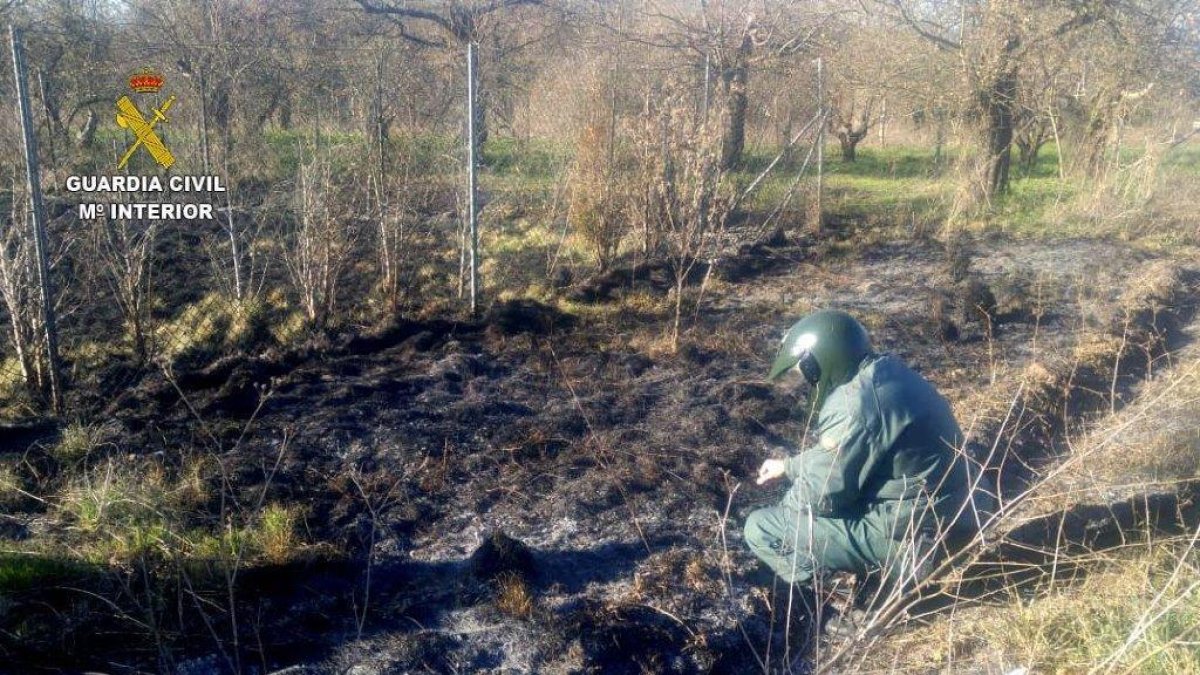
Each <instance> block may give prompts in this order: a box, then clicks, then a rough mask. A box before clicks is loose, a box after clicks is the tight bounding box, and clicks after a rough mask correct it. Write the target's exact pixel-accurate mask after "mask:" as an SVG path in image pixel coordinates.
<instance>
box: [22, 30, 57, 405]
mask: <svg viewBox="0 0 1200 675" xmlns="http://www.w3.org/2000/svg"><path fill="white" fill-rule="evenodd" d="M9 38H10V41H11V43H12V55H13V75H14V77H15V78H16V81H17V101H18V102H19V106H18V107H19V109H20V115H21V132H22V134H21V135H22V138H23V139H24V141H25V177H26V179H27V181H28V183H29V202H30V206H31V207H32V210H33V245H34V253H35V254H36V255H37V270H38V284H39V285H40V286H41V295H42V326H43V327H44V328H45V330H46V366H47V371H48V372H47V376H48V378H47V379H48V380H49V384H50V408H51V409H52V410H53V411H54V413H55V414H58V413H61V412H62V388H61V382H60V381H59V365H58V325H57V322H56V321H55V316H54V291H53V288H52V286H51V284H52V283H53V281H52V280H51V279H50V263H49V260H48V258H47V253H46V249H47V248H48V244H47V241H46V224H45V221H44V218H45V213H46V210H45V206H44V205H43V203H42V179H41V173H40V171H41V170H40V168H39V167H38V150H37V131H36V130H35V129H34V126H33V113H32V112H31V111H30V106H29V75H28V73H27V72H26V71H25V45H24V44H23V43H22V41H21V31H20V29H18V28H17V27H16V26H9Z"/></svg>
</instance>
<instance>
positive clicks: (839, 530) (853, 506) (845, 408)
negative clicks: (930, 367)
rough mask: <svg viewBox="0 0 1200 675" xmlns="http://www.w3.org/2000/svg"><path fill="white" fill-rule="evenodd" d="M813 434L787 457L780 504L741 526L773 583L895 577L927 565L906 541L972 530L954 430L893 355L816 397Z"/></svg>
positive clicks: (925, 387)
mask: <svg viewBox="0 0 1200 675" xmlns="http://www.w3.org/2000/svg"><path fill="white" fill-rule="evenodd" d="M817 432H818V442H817V444H816V445H814V446H813V447H811V448H809V449H807V450H805V451H803V452H801V453H800V454H798V455H796V456H794V457H791V458H790V459H788V460H787V476H788V478H790V479H791V480H792V486H791V489H790V490H789V491H788V493H787V495H786V496H785V497H784V499H783V502H782V503H781V504H780V505H779V506H775V507H772V508H765V509H760V510H757V511H754V512H753V513H751V514H750V516H749V517H748V518H747V519H746V525H745V537H746V542H747V543H748V544H749V546H750V549H751V550H752V551H753V552H754V554H755V555H756V556H758V557H759V558H760V559H761V560H762V561H763V562H765V563H766V564H767V565H769V566H770V567H771V569H773V570H774V571H775V573H776V574H778V575H779V576H780V577H782V578H784V579H785V580H787V581H790V582H793V583H802V582H805V581H807V580H809V579H810V578H811V577H812V576H813V575H814V574H816V573H818V572H819V571H848V572H854V573H857V574H863V573H866V572H868V571H870V570H872V569H877V568H882V569H884V570H887V572H888V574H889V576H893V578H898V577H896V576H895V575H900V574H903V573H904V572H905V570H912V569H913V568H914V565H915V564H916V563H917V561H918V559H922V560H925V559H926V558H924V557H923V556H925V551H926V550H927V548H926V547H923V546H922V545H921V544H920V543H918V544H916V545H914V542H930V541H933V540H935V539H936V538H937V535H938V533H939V532H951V533H952V536H961V535H962V534H969V533H972V532H974V528H975V527H977V525H978V516H977V514H976V512H975V511H974V509H973V508H972V505H967V506H966V507H963V504H964V501H965V500H966V498H967V496H968V495H969V494H970V492H971V486H970V482H969V479H968V468H967V464H968V463H967V462H966V461H963V460H962V459H961V456H960V449H961V448H962V445H963V442H962V441H963V439H962V431H961V430H960V429H959V426H958V423H957V422H956V421H955V420H954V415H953V413H952V412H951V410H950V406H949V404H948V403H947V402H946V400H945V399H944V398H942V397H941V396H940V395H939V394H938V393H937V391H936V390H935V389H934V387H933V385H931V384H930V383H929V382H927V381H926V380H925V379H924V378H922V377H921V376H920V375H918V374H917V373H916V372H914V371H913V370H911V369H910V368H909V367H908V366H906V365H905V364H904V363H903V362H901V361H900V360H899V359H897V358H896V357H893V356H886V355H884V356H878V355H868V356H866V357H865V358H864V359H863V360H862V361H861V362H860V363H859V364H857V372H853V371H852V372H851V373H850V374H849V377H848V381H847V382H845V384H842V385H840V386H837V387H836V388H832V390H831V391H829V393H828V395H827V396H825V397H824V400H823V402H822V403H821V408H820V412H819V413H818V415H817ZM952 521H953V522H952ZM909 573H911V572H909Z"/></svg>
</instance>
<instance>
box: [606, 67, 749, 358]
mask: <svg viewBox="0 0 1200 675" xmlns="http://www.w3.org/2000/svg"><path fill="white" fill-rule="evenodd" d="M723 128H724V125H723V119H722V115H720V114H712V115H710V116H709V118H708V119H707V120H705V119H701V118H699V117H698V116H697V115H696V114H695V112H694V110H693V109H692V107H691V106H690V105H689V103H688V98H687V97H686V96H685V95H683V94H680V93H677V92H673V91H671V90H670V88H668V92H667V93H666V94H664V95H661V96H659V97H658V98H657V99H656V100H654V101H649V100H648V101H647V105H646V111H645V113H644V114H643V115H641V116H640V117H639V118H638V119H637V120H636V121H635V122H634V125H633V129H632V132H631V139H632V142H633V146H634V148H635V151H636V153H637V157H638V163H639V175H638V176H637V178H636V180H637V181H638V182H639V183H640V184H641V185H643V186H644V187H643V189H642V190H640V191H638V192H637V193H635V194H634V195H633V200H634V202H633V208H631V209H630V213H631V214H633V216H634V218H635V222H637V221H640V222H639V223H638V224H639V225H640V228H641V229H643V230H644V231H646V232H651V231H653V232H654V235H652V236H650V235H648V239H650V238H652V239H653V240H654V241H656V242H659V241H660V242H662V248H663V250H664V251H665V253H666V258H667V261H668V262H669V263H670V266H671V271H672V273H673V276H674V287H673V289H672V290H673V293H674V301H675V302H674V304H675V317H674V321H673V322H672V325H671V345H672V348H674V349H677V348H678V346H679V331H680V322H681V317H682V313H683V290H684V284H685V282H686V281H687V279H688V277H689V276H690V275H691V273H692V270H693V269H695V267H696V265H697V264H699V263H701V262H702V261H705V260H711V259H712V258H713V257H715V255H716V254H717V252H718V251H719V249H720V246H721V244H722V243H723V242H722V241H721V238H722V235H723V234H724V232H725V226H726V224H727V222H728V219H729V215H730V213H731V210H732V208H733V203H734V195H733V186H732V181H731V180H730V178H729V176H728V175H727V173H726V171H725V169H724V168H723V167H722V162H721V158H722V140H723V136H722V129H723Z"/></svg>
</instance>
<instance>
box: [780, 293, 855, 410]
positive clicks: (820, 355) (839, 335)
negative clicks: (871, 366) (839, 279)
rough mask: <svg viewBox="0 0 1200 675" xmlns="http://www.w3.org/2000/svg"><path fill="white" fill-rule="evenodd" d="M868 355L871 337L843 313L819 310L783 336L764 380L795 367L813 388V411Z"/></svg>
mask: <svg viewBox="0 0 1200 675" xmlns="http://www.w3.org/2000/svg"><path fill="white" fill-rule="evenodd" d="M870 353H871V338H870V337H869V336H868V335H867V329H865V328H863V326H862V324H860V323H859V322H858V321H856V320H855V319H854V317H852V316H850V315H849V314H847V313H845V312H841V311H838V310H835V309H823V310H820V311H817V312H813V313H812V314H809V315H808V316H806V317H804V318H803V319H801V320H799V321H797V322H796V323H795V324H794V325H792V327H791V328H790V329H788V332H787V333H786V334H785V335H784V336H783V344H782V345H780V347H779V353H778V354H776V356H775V363H773V364H772V365H771V372H770V373H769V374H768V375H767V379H768V380H774V379H776V378H778V377H779V376H780V375H782V374H784V373H785V372H787V371H789V370H791V369H792V368H797V369H798V370H799V371H800V372H801V374H803V375H804V379H805V380H807V381H808V383H809V384H811V385H813V386H815V387H816V388H817V391H816V399H815V401H814V404H815V406H816V409H818V410H819V409H820V405H821V404H822V403H823V402H824V400H825V397H826V396H827V395H828V394H829V392H831V391H833V390H834V389H835V388H837V387H839V386H841V385H843V384H845V383H847V382H849V381H850V379H851V378H853V377H854V374H855V373H857V372H858V366H859V364H860V363H862V360H863V359H864V358H866V356H867V355H868V354H870Z"/></svg>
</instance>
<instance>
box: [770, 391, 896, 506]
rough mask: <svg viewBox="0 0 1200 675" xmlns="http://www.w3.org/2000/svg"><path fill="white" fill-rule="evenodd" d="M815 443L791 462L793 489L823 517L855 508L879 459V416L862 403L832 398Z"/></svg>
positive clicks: (802, 501) (820, 422) (788, 465)
mask: <svg viewBox="0 0 1200 675" xmlns="http://www.w3.org/2000/svg"><path fill="white" fill-rule="evenodd" d="M819 425H820V428H819V440H818V442H817V444H816V445H814V446H813V447H811V448H809V449H807V450H805V451H804V452H802V453H800V454H799V455H796V456H795V457H792V458H790V459H789V460H788V461H787V474H788V477H789V478H791V479H792V480H793V481H794V482H793V484H792V491H793V493H795V494H794V496H795V497H796V498H797V499H798V500H799V501H800V503H804V504H808V505H809V506H810V508H812V509H813V511H814V512H816V513H817V514H819V515H830V514H833V513H837V512H839V511H844V510H846V509H847V508H849V507H851V506H853V505H855V504H857V503H858V502H859V500H860V497H861V494H862V490H863V488H864V486H865V485H866V483H867V480H868V477H869V476H870V474H871V471H872V469H873V468H874V466H875V463H876V461H877V460H878V457H879V446H880V443H879V438H878V436H879V433H878V431H879V415H878V414H876V413H875V411H872V410H870V409H864V406H863V405H861V404H860V402H859V401H858V400H854V398H850V399H839V400H833V399H831V400H830V401H829V402H828V403H827V404H826V406H825V409H823V410H822V411H821V419H820V420H819Z"/></svg>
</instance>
